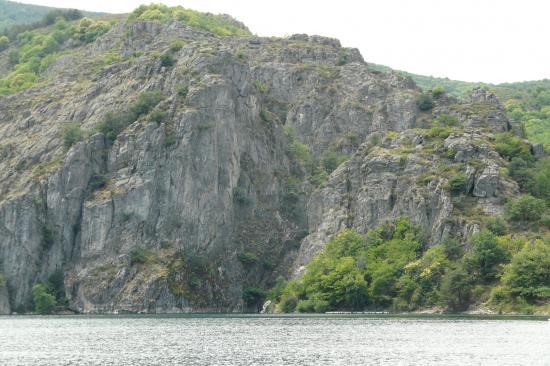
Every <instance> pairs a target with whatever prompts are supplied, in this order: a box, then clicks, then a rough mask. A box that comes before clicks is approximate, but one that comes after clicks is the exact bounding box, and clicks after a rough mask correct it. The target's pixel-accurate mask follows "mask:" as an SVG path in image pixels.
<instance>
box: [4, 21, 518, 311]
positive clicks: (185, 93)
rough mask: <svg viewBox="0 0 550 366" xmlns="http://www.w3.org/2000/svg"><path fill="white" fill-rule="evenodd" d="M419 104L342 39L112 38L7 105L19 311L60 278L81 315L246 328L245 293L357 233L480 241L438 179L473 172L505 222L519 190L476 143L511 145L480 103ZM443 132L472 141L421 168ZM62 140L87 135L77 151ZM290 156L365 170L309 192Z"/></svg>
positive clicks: (74, 53) (7, 250)
mask: <svg viewBox="0 0 550 366" xmlns="http://www.w3.org/2000/svg"><path fill="white" fill-rule="evenodd" d="M7 57H8V56H7V51H6V52H4V53H0V60H5V59H6V58H7ZM144 92H158V93H160V96H161V97H160V102H159V103H158V104H155V105H154V106H153V111H152V112H151V113H149V114H142V115H139V116H138V118H137V120H135V121H132V122H133V123H131V124H130V125H129V126H128V127H127V128H125V129H124V130H123V131H122V132H121V133H120V134H118V136H116V138H115V139H111V138H110V137H109V136H106V135H105V133H104V131H103V133H102V132H101V131H102V130H101V128H98V127H99V126H101V124H102V123H104V121H105V119H106V118H108V113H109V112H117V111H124V110H125V109H127V108H128V106H129V105H131V104H132V103H133V102H134V101H136V100H137V99H139V95H140V94H142V93H144ZM420 94H421V91H420V90H419V89H418V88H417V87H416V86H415V85H414V83H413V82H412V81H411V80H410V79H408V78H403V77H401V76H397V75H395V74H385V73H380V72H376V71H373V70H371V69H369V67H368V66H367V65H366V64H365V63H364V61H363V59H362V57H361V55H360V54H359V53H358V51H357V50H355V49H347V48H342V47H341V46H340V44H339V42H338V41H337V40H333V39H328V38H323V37H317V36H306V35H296V36H292V37H290V38H287V39H278V38H259V37H253V36H241V37H218V36H216V35H214V34H211V33H209V32H207V31H205V30H201V29H198V28H193V27H190V26H188V25H186V24H184V23H181V22H168V23H164V24H163V23H159V22H154V21H134V22H125V21H121V22H119V23H117V24H116V25H114V26H113V27H112V29H111V30H110V31H109V32H108V33H106V34H105V35H103V36H101V37H99V38H98V39H97V40H96V41H95V42H93V43H90V44H88V45H86V46H80V47H77V48H74V49H72V50H71V51H70V52H67V53H66V54H65V55H63V56H61V57H59V58H58V59H57V60H55V61H54V62H53V63H52V64H51V65H50V66H49V68H48V69H47V72H46V73H45V77H44V78H43V80H42V81H41V83H40V84H39V86H35V87H32V88H29V89H26V90H24V91H22V92H20V93H17V94H14V95H9V96H0V142H1V145H0V157H1V159H0V179H1V182H2V183H1V185H0V261H1V264H2V266H1V267H0V268H2V272H3V273H4V275H5V277H6V279H7V284H8V289H9V296H10V301H11V305H12V308H18V307H27V308H28V307H29V305H30V290H31V288H32V286H33V285H34V284H35V283H37V282H39V281H45V280H46V279H47V278H48V277H49V276H51V275H52V274H54V273H56V272H57V271H62V272H63V274H64V277H65V291H66V294H67V298H68V301H69V304H70V307H71V308H72V309H74V310H76V311H80V312H115V311H205V310H208V311H238V310H242V309H243V307H244V306H245V305H244V304H243V299H242V296H243V291H246V289H247V288H256V287H263V288H267V287H269V286H271V285H272V284H273V281H274V280H275V278H276V277H277V276H278V275H287V274H288V273H289V271H292V270H293V269H294V270H295V271H299V268H300V266H302V265H303V264H304V263H306V262H307V261H308V260H309V259H311V257H312V255H314V254H315V253H317V252H318V251H319V250H320V249H321V248H322V247H323V245H324V243H325V242H326V240H327V239H328V238H330V237H331V235H333V234H334V233H336V232H337V231H338V230H339V229H341V228H344V227H353V228H355V229H357V230H358V231H360V232H365V231H366V230H367V229H368V228H370V227H373V226H374V225H377V224H378V223H379V222H381V221H383V220H387V219H392V218H395V217H397V216H399V215H407V216H410V217H411V218H412V219H413V221H415V222H417V223H419V224H421V226H422V228H423V230H424V231H425V232H426V235H427V236H429V237H430V238H431V239H430V240H431V241H432V242H436V241H438V240H439V239H440V238H441V237H442V236H443V235H445V233H446V232H448V231H450V230H458V231H463V232H465V235H467V232H470V231H472V230H475V228H474V227H473V226H472V225H471V223H468V222H466V221H464V220H462V221H461V220H460V218H459V217H460V215H453V209H454V206H453V203H452V198H451V195H450V193H449V190H448V188H445V182H446V178H445V177H442V176H438V174H439V173H438V172H433V171H431V170H430V169H432V168H433V167H434V165H435V164H439V163H441V164H446V163H449V162H452V163H453V164H454V163H456V164H462V165H464V166H465V167H466V172H467V174H468V177H469V178H468V179H469V180H470V181H471V187H470V188H469V189H468V192H471V193H472V197H473V199H474V200H476V202H478V201H479V203H476V204H479V205H480V207H482V209H484V210H486V211H491V212H499V210H501V206H502V197H503V196H505V195H506V194H510V193H511V194H513V193H514V192H515V189H516V188H515V187H514V185H513V183H511V182H509V181H508V180H507V179H504V178H502V177H501V176H500V175H499V173H498V168H499V166H500V165H501V163H502V162H501V161H500V158H499V157H498V154H496V153H494V151H492V149H491V147H490V142H489V140H490V137H488V136H487V135H486V134H484V133H481V134H480V135H479V136H478V135H477V134H476V133H477V132H476V131H477V130H483V129H490V130H493V131H495V130H496V131H506V130H508V129H509V128H510V126H509V123H508V121H507V120H506V117H505V116H504V114H503V112H502V108H501V107H500V106H499V104H498V101H496V100H495V98H494V96H492V95H489V94H487V93H486V92H485V91H483V90H477V91H476V92H475V94H474V96H473V97H472V100H471V101H470V102H467V103H462V104H459V103H457V102H456V101H455V100H453V99H451V98H447V97H445V96H441V97H440V98H439V99H438V98H435V102H434V103H435V105H434V107H433V108H432V109H430V110H429V111H421V110H420V109H419V108H418V106H417V98H418V96H419V95H420ZM440 115H449V116H453V117H456V119H457V120H458V121H459V123H460V125H461V126H462V127H463V130H462V132H461V133H460V134H453V135H451V136H449V137H447V138H446V139H442V140H441V141H439V145H437V146H436V145H433V144H432V145H430V148H429V149H425V141H428V140H429V138H426V137H425V136H423V135H422V134H420V133H417V132H414V130H411V129H414V128H426V127H430V125H431V123H432V120H433V119H434V118H437V117H438V116H440ZM68 122H74V123H77V124H78V125H79V126H80V128H81V129H82V130H83V131H85V134H86V135H87V136H86V137H85V138H84V139H83V140H82V141H80V142H77V143H76V144H74V145H72V146H70V147H68V148H67V147H64V146H63V139H62V136H63V129H64V127H65V126H66V125H67V123H68ZM390 131H397V132H399V133H398V134H396V135H395V134H393V135H392V137H387V136H389V135H388V132H390ZM290 136H294V137H293V138H295V139H296V140H295V141H294V140H293V139H292V138H291V137H290ZM386 137H387V138H386ZM374 138H376V139H378V140H383V141H382V143H381V144H375V143H373V139H374ZM365 139H367V142H365V143H364V144H363V145H361V144H362V143H363V142H364V141H365ZM443 140H444V141H443ZM297 141H299V143H300V144H304V145H303V146H306V148H307V149H309V150H310V151H311V152H312V155H313V156H322V155H323V154H324V153H326V152H328V151H330V152H331V153H334V154H337V155H338V156H344V155H349V156H352V158H351V160H349V161H348V162H346V163H344V164H343V165H341V166H340V167H339V168H338V169H337V170H336V171H334V172H333V173H332V175H331V176H330V178H329V179H328V182H326V183H321V184H317V186H318V187H316V186H315V185H314V184H312V183H311V182H310V181H309V176H310V175H311V172H310V171H308V167H307V164H304V162H303V161H300V159H298V158H297V157H296V154H295V151H294V150H293V149H294V148H295V147H296V146H295V145H293V144H296V142H297ZM434 141H435V140H434ZM480 141H482V142H483V141H485V142H484V143H482V142H480ZM484 144H485V145H484ZM375 145H377V146H375ZM300 146H302V145H300ZM441 146H442V147H441ZM438 149H443V150H445V151H451V149H454V150H453V151H455V152H456V155H455V156H453V157H450V156H449V154H448V153H447V155H446V157H445V158H444V157H442V156H441V154H440V153H438V151H437V150H438ZM495 154H496V155H495ZM444 159H447V160H444ZM472 159H475V160H476V161H478V160H480V161H482V163H483V164H482V165H483V167H480V165H479V164H477V165H475V164H469V163H468V161H470V160H472ZM474 165H475V166H474ZM428 173H430V174H432V176H430V179H425V180H420V179H418V177H419V176H422V175H426V174H428ZM306 235H307V236H306ZM304 236H305V238H304ZM302 239H303V241H302ZM300 242H301V244H300ZM295 260H296V262H295Z"/></svg>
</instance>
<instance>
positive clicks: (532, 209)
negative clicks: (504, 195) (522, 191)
mask: <svg viewBox="0 0 550 366" xmlns="http://www.w3.org/2000/svg"><path fill="white" fill-rule="evenodd" d="M506 210H507V212H508V216H509V218H510V220H512V221H520V222H523V223H528V222H536V221H538V220H539V219H540V218H541V216H542V214H543V213H544V211H545V210H546V204H545V203H544V201H543V200H541V199H538V198H535V197H533V196H531V195H529V194H526V195H522V196H520V197H518V198H516V199H515V200H513V201H511V202H509V203H508V204H507V206H506Z"/></svg>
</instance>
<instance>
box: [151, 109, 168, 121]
mask: <svg viewBox="0 0 550 366" xmlns="http://www.w3.org/2000/svg"><path fill="white" fill-rule="evenodd" d="M164 118H166V112H162V111H158V110H155V111H152V112H151V113H149V121H151V122H156V123H161V122H162V121H163V120H164Z"/></svg>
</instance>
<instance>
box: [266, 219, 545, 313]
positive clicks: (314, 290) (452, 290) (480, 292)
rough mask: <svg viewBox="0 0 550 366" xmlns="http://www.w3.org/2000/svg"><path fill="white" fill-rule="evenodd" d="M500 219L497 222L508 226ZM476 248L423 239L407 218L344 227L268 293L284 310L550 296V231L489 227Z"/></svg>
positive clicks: (536, 300) (517, 305)
mask: <svg viewBox="0 0 550 366" xmlns="http://www.w3.org/2000/svg"><path fill="white" fill-rule="evenodd" d="M500 225H502V222H498V223H497V222H495V221H493V222H492V225H491V226H492V227H493V228H495V227H496V228H497V231H499V232H501V233H503V232H504V231H505V230H503V229H502V227H499V226H500ZM470 245H471V250H469V251H467V252H464V251H463V250H462V247H461V246H460V244H459V243H458V242H457V241H456V240H454V239H452V238H449V239H446V240H444V241H443V242H441V243H440V244H438V245H435V246H432V247H430V248H427V247H426V243H425V242H424V241H423V238H422V235H421V234H420V230H419V228H418V227H416V226H415V225H413V224H411V222H410V221H409V220H407V219H405V218H400V219H398V220H397V221H396V222H395V224H384V225H381V226H380V227H378V228H375V229H372V230H370V231H369V232H368V233H367V235H366V236H362V235H359V234H357V233H355V232H353V231H352V230H348V229H346V230H343V231H342V232H340V233H339V234H338V235H336V236H335V237H334V238H333V239H332V240H331V241H330V242H329V243H327V245H326V247H325V249H324V250H323V251H322V252H321V253H320V254H318V255H317V256H316V257H315V258H314V259H313V260H312V261H311V262H310V263H309V264H308V265H307V266H306V272H305V273H304V275H303V276H302V277H301V278H300V279H299V280H292V281H289V282H288V283H286V284H284V283H283V282H282V281H278V283H277V285H276V287H274V288H273V289H272V290H271V291H270V292H269V293H268V298H270V299H272V300H274V301H276V302H277V304H278V305H277V308H278V310H279V311H281V312H294V311H299V312H325V311H328V310H365V309H371V310H377V309H390V310H415V309H419V308H423V307H433V306H443V307H445V308H447V309H448V310H451V311H462V310H465V309H467V308H468V306H469V305H471V304H472V303H477V304H479V303H484V304H485V305H486V306H488V307H491V308H497V309H502V308H503V307H506V309H515V311H527V310H529V311H533V309H536V307H537V306H538V305H540V304H544V303H545V302H547V301H550V275H549V273H550V272H549V271H548V268H549V265H550V236H548V235H546V236H544V237H543V238H542V239H535V240H532V239H528V238H525V237H515V238H512V237H511V236H508V235H505V234H503V235H500V236H497V235H496V234H495V233H493V232H492V231H490V230H487V229H484V230H482V231H481V232H480V233H478V234H476V235H474V236H473V237H472V238H471V241H470Z"/></svg>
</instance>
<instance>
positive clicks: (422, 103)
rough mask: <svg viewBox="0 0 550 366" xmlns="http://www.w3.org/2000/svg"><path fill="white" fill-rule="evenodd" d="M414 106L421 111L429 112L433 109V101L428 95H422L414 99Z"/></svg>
mask: <svg viewBox="0 0 550 366" xmlns="http://www.w3.org/2000/svg"><path fill="white" fill-rule="evenodd" d="M416 105H417V106H418V109H420V110H421V111H429V110H430V109H432V108H433V105H434V103H433V99H432V97H430V95H429V94H426V93H423V94H420V95H419V96H418V98H417V99H416Z"/></svg>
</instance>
